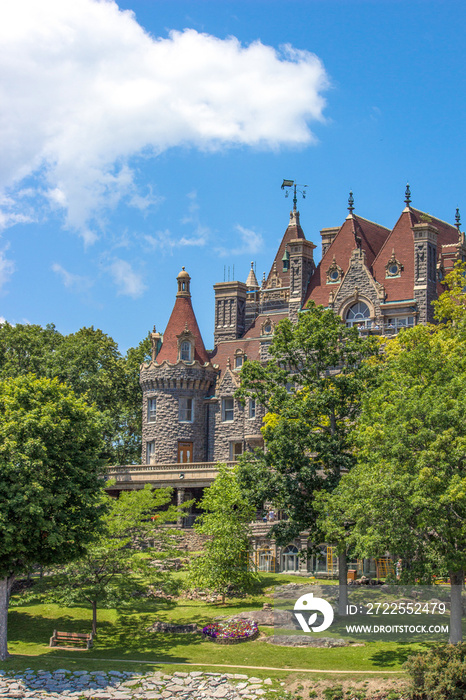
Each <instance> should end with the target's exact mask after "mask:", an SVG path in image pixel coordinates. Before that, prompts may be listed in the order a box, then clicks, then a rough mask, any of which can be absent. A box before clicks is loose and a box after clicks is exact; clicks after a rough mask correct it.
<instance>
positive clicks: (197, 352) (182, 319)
mask: <svg viewBox="0 0 466 700" xmlns="http://www.w3.org/2000/svg"><path fill="white" fill-rule="evenodd" d="M176 281H177V283H178V291H177V293H176V297H175V305H174V307H173V311H172V313H171V316H170V318H169V321H168V324H167V328H166V330H165V333H164V334H163V343H162V348H161V350H160V351H159V353H158V355H157V363H158V364H161V363H162V362H163V361H164V360H166V361H167V362H171V363H172V364H175V363H176V362H178V361H179V359H180V358H181V345H182V344H183V341H187V342H189V343H190V344H191V350H190V355H189V356H190V358H191V360H197V361H198V362H200V363H201V364H205V363H206V362H209V356H208V355H207V351H206V349H205V346H204V342H203V340H202V336H201V332H200V330H199V326H198V325H197V320H196V316H195V314H194V309H193V307H192V303H191V292H190V289H189V286H190V281H191V277H190V276H189V274H188V273H187V272H186V270H185V269H184V267H183V268H182V269H181V272H180V273H179V275H178V276H177V278H176Z"/></svg>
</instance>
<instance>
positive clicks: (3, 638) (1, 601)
mask: <svg viewBox="0 0 466 700" xmlns="http://www.w3.org/2000/svg"><path fill="white" fill-rule="evenodd" d="M14 579H15V577H14V576H5V578H2V579H0V661H5V660H6V659H8V658H9V656H10V654H9V653H8V635H7V630H8V603H9V601H10V590H11V586H12V585H13V581H14Z"/></svg>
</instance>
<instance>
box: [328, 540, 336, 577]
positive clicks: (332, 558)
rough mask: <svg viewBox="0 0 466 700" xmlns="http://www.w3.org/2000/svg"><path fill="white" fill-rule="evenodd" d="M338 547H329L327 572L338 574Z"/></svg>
mask: <svg viewBox="0 0 466 700" xmlns="http://www.w3.org/2000/svg"><path fill="white" fill-rule="evenodd" d="M336 549H337V548H336V547H327V573H328V574H336V573H337V571H338V556H337V554H336Z"/></svg>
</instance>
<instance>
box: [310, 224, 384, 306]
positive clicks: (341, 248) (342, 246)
mask: <svg viewBox="0 0 466 700" xmlns="http://www.w3.org/2000/svg"><path fill="white" fill-rule="evenodd" d="M389 235H390V230H389V229H387V228H385V226H380V225H379V224H376V223H374V222H373V221H369V220H368V219H363V218H362V217H361V216H357V215H355V214H350V216H348V217H347V218H346V219H345V221H344V223H343V225H342V226H341V228H340V230H339V231H338V233H337V234H336V236H335V238H334V239H333V241H332V243H331V245H330V246H329V247H328V249H327V250H326V252H325V255H324V256H323V258H322V260H321V261H320V263H319V265H318V266H317V269H316V271H315V272H314V274H313V275H312V277H311V280H310V282H309V287H308V290H307V294H306V298H305V300H304V304H303V305H305V304H306V303H307V302H308V301H309V299H312V300H313V301H315V303H316V304H322V305H323V306H328V304H329V295H330V292H331V291H333V292H336V291H337V290H338V288H339V284H327V270H328V269H329V268H330V267H332V266H333V265H336V266H338V267H340V268H341V269H342V270H343V275H344V274H345V273H346V271H347V270H348V267H349V260H350V257H351V253H352V252H353V250H354V249H355V248H362V249H363V250H364V251H365V253H366V264H367V267H368V268H369V269H370V268H371V266H372V263H373V261H374V259H375V258H376V256H377V254H378V253H379V251H380V249H381V248H382V246H383V244H384V243H385V241H386V240H387V238H388V236H389Z"/></svg>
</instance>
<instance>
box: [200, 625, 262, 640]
mask: <svg viewBox="0 0 466 700" xmlns="http://www.w3.org/2000/svg"><path fill="white" fill-rule="evenodd" d="M202 634H203V635H204V638H205V639H210V640H211V641H212V642H216V643H217V644H239V643H240V642H247V641H249V640H250V639H255V638H256V637H257V636H258V635H259V628H258V626H257V622H254V621H253V620H227V621H226V622H216V623H214V624H211V625H206V626H205V627H204V628H203V630H202Z"/></svg>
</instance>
